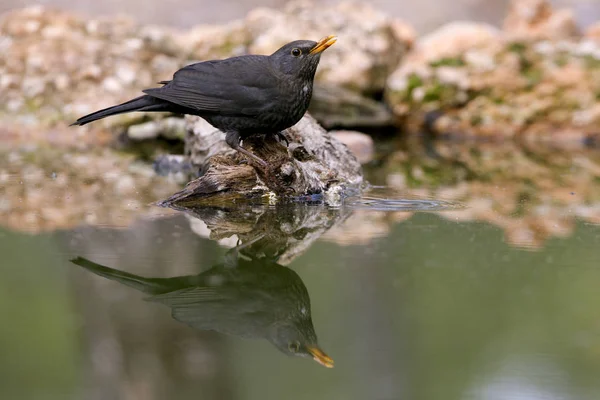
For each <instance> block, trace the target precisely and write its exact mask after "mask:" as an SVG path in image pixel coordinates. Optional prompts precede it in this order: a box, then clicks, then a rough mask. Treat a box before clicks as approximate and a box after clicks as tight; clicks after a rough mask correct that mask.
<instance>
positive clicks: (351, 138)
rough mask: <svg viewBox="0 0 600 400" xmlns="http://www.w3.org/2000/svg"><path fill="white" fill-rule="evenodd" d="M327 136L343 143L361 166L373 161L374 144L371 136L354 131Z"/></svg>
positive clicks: (337, 132)
mask: <svg viewBox="0 0 600 400" xmlns="http://www.w3.org/2000/svg"><path fill="white" fill-rule="evenodd" d="M329 134H330V135H331V136H333V137H335V138H336V139H337V140H339V141H340V142H342V143H344V144H345V145H346V146H347V147H348V149H350V151H351V152H352V154H354V156H355V157H356V158H357V159H358V162H360V163H361V164H366V163H368V162H370V161H372V160H373V157H374V156H375V144H374V142H373V139H372V138H371V136H369V135H367V134H364V133H362V132H356V131H331V132H329Z"/></svg>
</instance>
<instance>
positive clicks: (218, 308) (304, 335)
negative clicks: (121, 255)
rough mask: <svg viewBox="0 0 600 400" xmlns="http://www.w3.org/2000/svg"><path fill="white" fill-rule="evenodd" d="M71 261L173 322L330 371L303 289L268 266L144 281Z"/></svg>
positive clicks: (242, 264) (288, 273)
mask: <svg viewBox="0 0 600 400" xmlns="http://www.w3.org/2000/svg"><path fill="white" fill-rule="evenodd" d="M232 260H234V261H232ZM71 262H73V263H74V264H76V265H79V266H81V267H83V268H85V269H87V270H88V271H90V272H93V273H94V274H96V275H100V276H102V277H105V278H108V279H111V280H114V281H117V282H119V283H121V284H124V285H127V286H130V287H132V288H134V289H137V290H140V291H142V292H144V293H146V294H149V295H150V297H148V298H147V299H146V300H148V301H152V302H158V303H162V304H164V305H166V306H168V307H170V308H171V315H172V316H173V318H174V319H176V320H177V321H180V322H183V323H184V324H187V325H189V326H191V327H192V328H196V329H201V330H213V331H217V332H221V333H225V334H229V335H234V336H240V337H245V338H256V339H258V338H263V339H267V340H268V341H269V342H271V343H272V344H273V345H274V346H275V347H277V348H278V349H279V350H280V351H282V352H283V353H285V354H287V355H294V356H301V357H312V358H313V359H314V360H315V361H317V362H318V363H319V364H321V365H324V366H325V367H328V368H332V367H333V360H332V359H331V358H329V356H327V355H326V354H325V353H324V352H323V351H322V350H321V349H320V348H319V346H318V344H317V335H316V333H315V329H314V327H313V324H312V319H311V311H310V299H309V297H308V291H307V290H306V286H304V283H303V282H302V280H301V279H300V277H299V276H298V274H296V273H295V272H294V271H292V270H291V269H289V268H286V267H284V266H282V265H279V264H277V263H275V262H274V261H267V260H265V259H250V260H244V259H242V258H238V257H237V256H236V257H235V258H233V259H232V258H230V257H229V258H228V259H226V261H225V262H224V263H222V264H219V265H216V266H214V267H212V268H211V269H209V270H207V271H204V272H202V273H201V274H199V275H194V276H180V277H173V278H144V277H141V276H137V275H134V274H130V273H128V272H124V271H119V270H116V269H113V268H108V267H105V266H103V265H100V264H96V263H94V262H92V261H90V260H88V259H85V258H83V257H78V258H75V259H73V260H71Z"/></svg>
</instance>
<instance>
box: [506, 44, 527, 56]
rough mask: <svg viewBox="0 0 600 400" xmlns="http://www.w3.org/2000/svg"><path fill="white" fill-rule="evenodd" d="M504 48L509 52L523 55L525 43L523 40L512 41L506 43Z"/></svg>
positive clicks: (525, 48) (525, 47)
mask: <svg viewBox="0 0 600 400" xmlns="http://www.w3.org/2000/svg"><path fill="white" fill-rule="evenodd" d="M506 50H508V51H510V52H511V53H517V54H520V55H523V54H525V51H526V50H527V45H526V44H525V43H523V42H512V43H509V44H508V46H507V47H506Z"/></svg>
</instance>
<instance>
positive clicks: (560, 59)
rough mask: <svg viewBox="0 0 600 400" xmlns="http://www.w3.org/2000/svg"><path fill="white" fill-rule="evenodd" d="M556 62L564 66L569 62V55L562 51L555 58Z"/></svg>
mask: <svg viewBox="0 0 600 400" xmlns="http://www.w3.org/2000/svg"><path fill="white" fill-rule="evenodd" d="M554 63H555V64H556V65H558V66H559V67H564V66H565V65H567V64H568V63H569V55H568V54H566V53H560V54H558V55H557V56H556V58H555V59H554Z"/></svg>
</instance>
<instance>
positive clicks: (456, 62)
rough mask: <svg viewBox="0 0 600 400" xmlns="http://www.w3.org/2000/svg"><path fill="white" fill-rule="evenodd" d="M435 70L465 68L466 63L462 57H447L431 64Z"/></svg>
mask: <svg viewBox="0 0 600 400" xmlns="http://www.w3.org/2000/svg"><path fill="white" fill-rule="evenodd" d="M429 65H430V66H431V67H433V68H437V67H463V66H465V61H464V60H463V59H462V58H461V57H445V58H440V59H439V60H435V61H432V62H430V63H429Z"/></svg>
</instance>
